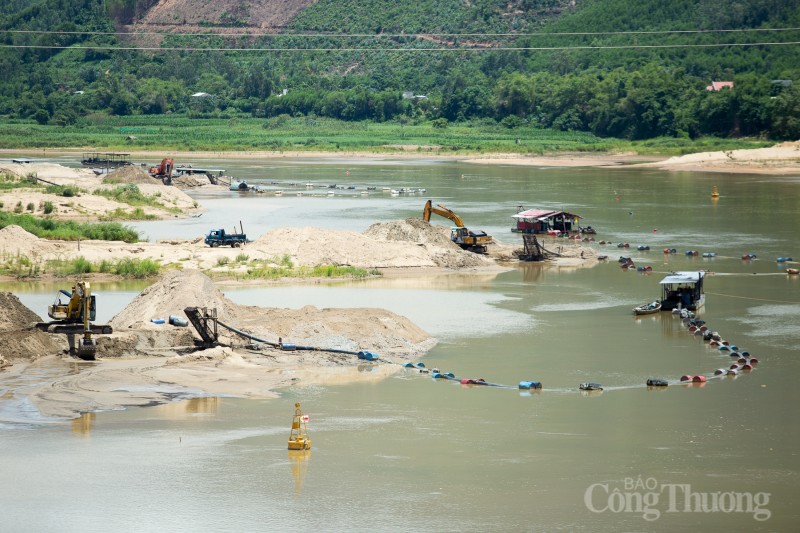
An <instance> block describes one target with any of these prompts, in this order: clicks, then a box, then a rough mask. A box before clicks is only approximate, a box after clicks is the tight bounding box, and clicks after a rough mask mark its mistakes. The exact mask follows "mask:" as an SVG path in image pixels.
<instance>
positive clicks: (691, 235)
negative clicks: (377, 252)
mask: <svg viewBox="0 0 800 533" xmlns="http://www.w3.org/2000/svg"><path fill="white" fill-rule="evenodd" d="M217 163H219V164H223V165H224V166H223V167H222V168H228V169H229V173H232V174H235V175H238V176H239V177H244V178H247V179H248V180H253V181H256V180H259V179H261V180H262V181H263V182H264V183H266V185H269V186H273V187H275V188H282V189H283V190H284V191H285V192H284V196H282V197H279V198H276V197H274V196H273V197H270V196H267V195H248V196H241V195H240V194H239V193H230V194H227V193H223V194H221V195H216V196H215V197H208V198H202V199H201V201H202V202H204V203H205V204H206V205H207V206H208V211H207V212H206V213H205V214H204V215H203V217H201V218H200V219H193V220H189V221H179V222H170V223H148V224H141V225H139V226H138V227H140V228H141V229H143V230H144V231H145V233H147V234H148V235H150V237H151V238H161V236H164V237H166V236H172V237H186V236H194V235H199V234H202V233H203V232H205V231H207V229H209V228H210V227H214V226H216V225H217V224H219V225H222V226H227V225H230V224H228V222H229V221H230V219H231V218H232V216H235V218H237V220H238V219H239V218H241V219H242V220H243V223H244V225H245V229H246V230H247V231H248V233H252V234H253V238H257V237H258V236H259V235H260V234H262V233H263V232H264V231H267V230H268V229H270V228H271V227H280V226H286V225H309V226H325V227H331V228H335V229H354V230H363V229H365V228H366V227H367V226H368V225H369V224H371V223H372V222H375V221H377V220H391V219H398V218H404V217H407V216H417V215H418V213H419V212H421V209H422V205H423V204H424V201H425V200H426V199H427V198H429V197H430V198H433V199H434V200H439V201H441V202H443V203H446V204H447V205H448V206H449V207H451V208H453V209H454V210H455V211H456V212H457V213H459V214H460V215H462V216H463V217H464V218H465V220H466V221H467V224H468V225H470V226H473V227H476V228H481V229H485V230H486V231H487V232H489V233H491V234H494V235H495V236H497V237H499V238H501V239H502V240H504V241H507V242H513V241H514V240H515V239H516V238H518V237H515V236H514V235H513V234H512V233H511V232H510V231H509V228H510V225H511V218H510V216H511V215H512V214H513V213H514V211H515V208H516V206H517V205H525V207H563V208H565V209H567V210H570V211H574V212H577V213H578V214H581V215H583V216H584V217H585V222H586V223H587V224H591V225H592V226H593V227H595V228H597V230H598V235H597V236H596V238H597V239H598V240H600V239H606V240H610V241H612V242H614V243H618V242H629V243H630V244H631V248H629V249H627V250H622V249H618V248H617V247H616V245H611V246H604V247H603V250H604V253H606V254H607V255H608V256H609V261H608V262H607V263H606V264H600V265H598V266H596V267H594V268H591V269H577V270H576V269H567V268H562V269H554V268H543V267H541V266H539V265H524V266H520V267H519V268H515V269H514V270H511V271H509V272H504V273H501V274H497V275H490V276H483V275H480V276H472V275H464V274H457V273H455V274H452V275H447V276H436V277H421V278H416V277H415V278H411V279H377V280H371V281H368V282H349V283H337V284H332V285H315V286H281V287H269V288H266V287H265V288H252V287H251V288H235V289H234V288H226V289H225V292H226V294H227V295H228V296H229V297H231V298H232V299H233V300H235V301H237V302H239V303H243V304H252V305H264V306H282V307H300V306H302V305H306V304H313V305H317V306H319V307H334V306H368V305H369V306H377V307H384V308H387V309H389V310H392V311H395V312H398V313H401V314H403V315H406V316H408V317H409V318H410V319H412V320H413V321H414V322H415V323H417V324H418V325H420V326H421V327H422V328H424V329H426V330H427V331H429V332H430V333H432V334H433V335H435V336H437V337H438V338H439V339H440V344H439V345H438V346H437V347H436V348H434V349H433V350H432V351H431V352H430V353H429V354H428V356H427V357H425V358H424V359H423V362H424V363H425V364H426V365H427V366H428V367H429V368H430V367H434V366H435V367H438V368H440V369H442V370H446V371H451V372H454V373H455V374H456V375H458V376H459V377H472V378H478V377H482V378H485V379H486V380H487V381H491V382H496V383H500V384H508V385H510V386H512V388H491V387H481V386H462V385H460V384H457V383H454V382H437V381H434V380H432V379H431V378H430V377H429V376H426V375H420V374H418V373H415V372H413V371H411V370H402V371H400V372H398V373H397V374H396V375H395V376H394V377H393V378H390V379H387V380H384V381H382V382H380V383H376V384H368V385H365V384H358V385H356V384H353V385H345V386H335V387H320V386H313V387H303V386H298V387H296V388H293V389H291V390H287V391H283V392H282V396H281V398H279V399H277V400H263V401H262V400H242V399H236V398H196V399H192V400H185V401H178V402H175V403H173V404H169V405H164V406H157V407H151V408H146V409H131V410H124V411H119V412H108V413H95V414H87V415H85V416H84V417H83V418H81V419H78V420H75V421H68V422H64V421H51V420H41V419H39V418H37V416H36V414H35V410H33V409H32V408H31V406H30V405H25V404H22V403H20V402H17V403H15V402H14V398H13V397H9V394H7V393H6V394H5V395H2V399H0V422H2V424H3V425H2V429H0V442H2V448H3V450H4V452H3V460H2V462H0V474H2V478H3V479H4V480H6V483H7V485H8V486H9V487H13V489H14V490H9V491H6V494H5V496H4V497H3V502H2V504H0V507H1V508H2V509H3V523H4V528H7V529H8V530H9V531H42V530H59V531H77V530H81V531H99V530H107V529H108V528H109V527H113V528H115V529H117V530H121V531H141V530H143V529H151V530H170V531H173V530H186V529H190V528H191V529H193V530H221V529H229V530H230V529H232V530H241V531H256V530H258V531H261V530H287V529H290V528H291V529H304V530H305V529H311V528H315V529H322V530H403V531H450V530H466V531H519V530H523V531H545V530H546V531H559V530H562V531H697V530H704V531H729V530H737V531H794V530H796V524H797V523H798V519H799V518H800V511H798V510H797V506H796V505H795V500H796V498H797V497H798V496H800V460H798V451H797V449H798V448H797V442H798V438H800V425H799V424H798V421H797V417H796V414H795V411H796V409H797V407H796V406H797V405H798V404H800V393H798V382H799V381H800V360H799V358H798V341H800V320H798V318H797V317H798V315H800V279H798V277H797V276H794V277H790V276H787V275H786V274H785V273H784V268H785V266H783V265H781V264H779V263H778V262H776V260H775V259H776V258H777V257H790V256H795V258H799V259H800V246H798V244H799V242H798V239H797V236H796V228H797V227H798V224H800V194H798V193H800V190H798V189H800V179H798V178H792V177H788V178H787V177H780V178H776V177H765V176H747V175H724V174H703V173H691V174H690V173H675V172H673V173H666V172H658V171H653V170H648V171H635V170H620V169H609V170H596V169H595V170H588V169H538V168H537V169H526V168H519V167H483V166H470V165H461V164H456V163H434V162H430V161H417V162H407V161H403V162H397V163H396V164H394V163H391V162H390V163H380V164H378V163H376V164H358V163H357V162H351V161H348V162H335V161H331V162H329V163H326V164H319V163H313V162H306V163H300V164H295V165H288V164H286V165H280V164H271V163H270V164H269V165H266V164H264V165H262V164H259V163H258V162H252V161H248V162H236V161H226V162H217ZM346 171H349V175H345V173H346ZM271 181H277V182H279V183H278V184H275V185H272V184H271V183H270V182H271ZM292 182H295V183H300V184H303V187H300V190H302V191H305V190H306V189H305V187H304V184H305V183H306V182H315V183H335V182H340V184H341V185H349V184H350V183H353V184H356V186H359V187H360V186H367V185H369V186H376V187H378V191H380V187H381V186H382V185H384V184H385V185H388V186H392V187H394V188H400V187H415V188H419V187H425V188H426V189H427V192H426V193H425V194H424V195H421V194H417V195H416V196H413V197H403V196H400V197H391V196H389V195H388V193H387V194H384V193H381V192H375V193H374V194H372V191H370V192H371V194H370V196H368V197H361V196H360V195H355V194H353V193H350V196H348V195H347V193H346V190H343V191H342V194H341V196H340V197H333V198H327V197H297V196H290V195H289V194H288V192H286V191H289V190H290V189H289V186H288V184H289V183H292ZM714 185H717V187H718V188H719V191H720V193H721V195H722V196H721V198H720V199H719V200H717V201H712V200H711V198H710V192H711V190H712V187H713V186H714ZM356 190H358V189H356ZM440 223H442V224H445V223H446V221H444V219H443V220H442V221H440ZM552 244H553V246H557V242H552ZM640 244H643V245H649V246H650V248H651V249H650V251H642V252H640V251H638V250H636V249H635V247H636V246H638V245H640ZM664 247H674V248H676V249H677V250H678V253H677V254H674V255H670V256H665V255H664V254H662V253H661V251H660V250H661V249H662V248H664ZM689 249H696V250H698V251H699V252H700V253H701V254H702V253H703V252H715V253H716V254H717V256H716V257H714V258H710V259H707V258H703V257H702V256H698V257H687V256H686V255H684V252H685V251H686V250H689ZM743 253H755V254H756V255H757V256H758V258H757V259H756V260H753V261H742V260H741V255H742V254H743ZM620 255H629V256H632V257H633V258H634V260H635V261H636V263H637V264H643V265H644V264H647V265H651V266H652V267H653V272H652V273H647V274H646V273H639V272H634V271H630V272H626V271H623V270H622V269H620V268H619V267H618V266H617V265H616V259H617V258H618V257H619V256H620ZM697 269H708V270H711V271H713V272H714V274H713V275H710V276H709V277H708V279H707V282H706V292H707V297H706V305H705V307H704V308H703V309H702V312H701V316H702V318H704V319H705V320H706V321H707V322H708V323H709V325H711V327H712V328H713V329H715V330H717V331H719V332H720V333H721V334H722V335H723V337H725V338H726V339H729V340H730V341H731V342H733V343H734V344H736V345H738V346H739V347H740V348H742V349H746V350H748V351H750V352H751V353H752V354H753V355H755V356H757V357H758V358H759V359H760V363H759V364H758V366H757V367H756V368H755V369H754V370H753V371H752V372H750V373H743V374H740V375H738V376H737V377H736V378H724V379H714V378H709V381H708V382H707V383H706V384H705V385H704V386H697V385H679V384H674V383H673V384H672V385H670V386H669V387H667V388H666V389H665V390H648V389H647V388H646V387H645V386H644V383H645V381H646V380H647V379H648V378H651V377H660V378H665V379H669V380H676V379H677V378H679V377H680V376H681V375H682V374H704V375H707V376H711V373H712V372H713V370H714V369H716V368H719V367H727V366H729V365H730V364H731V363H732V361H731V357H730V356H728V355H726V354H725V353H724V352H720V351H719V350H716V349H712V348H710V347H708V346H707V345H706V344H704V343H703V342H702V341H700V340H699V339H697V338H696V337H694V336H692V335H689V334H688V333H687V332H686V329H685V328H684V327H683V326H682V325H681V323H680V320H678V319H676V318H674V317H673V316H672V315H671V314H666V313H663V314H659V315H655V316H647V317H642V318H634V317H633V316H632V314H631V309H632V308H633V307H634V306H636V305H639V304H641V303H644V302H646V301H649V300H653V299H655V298H657V297H658V295H659V287H658V281H659V280H660V279H661V277H663V274H664V273H665V272H667V271H671V270H697ZM7 287H8V286H6V287H4V288H3V290H15V289H16V290H15V293H17V294H18V295H19V297H20V298H21V300H22V301H23V302H24V303H26V304H28V305H29V306H31V307H33V308H34V310H36V311H37V312H38V313H39V314H44V312H43V310H42V309H40V308H38V307H39V306H41V305H45V306H46V303H49V300H50V299H51V298H52V294H55V290H54V287H51V286H42V287H37V286H22V285H19V286H16V287H15V286H11V288H10V289H8V288H7ZM96 289H97V290H98V291H99V294H102V295H103V298H104V299H103V302H104V304H103V306H101V310H102V309H103V307H104V306H105V307H107V308H108V309H121V308H122V307H124V305H125V304H126V303H127V302H128V301H130V299H132V297H133V295H134V294H135V293H136V292H137V291H138V290H140V289H141V286H138V285H136V284H134V285H131V286H110V287H107V288H106V287H102V286H100V287H97V288H96ZM106 312H109V311H106ZM370 370H371V367H370V366H369V365H361V366H358V367H354V368H353V369H352V370H351V371H352V372H354V373H356V372H369V371H370ZM49 371H55V370H52V369H47V368H40V369H37V372H39V374H38V375H39V376H41V378H40V379H45V378H46V376H47V372H49ZM30 379H32V380H34V381H35V380H36V379H37V378H36V374H32V375H31V376H30ZM520 380H537V381H541V382H543V384H544V389H543V390H542V391H541V392H533V393H526V392H520V391H519V390H517V389H516V384H517V383H518V382H519V381H520ZM587 381H593V382H598V383H601V384H603V386H604V387H605V390H604V391H602V392H596V393H590V394H587V393H581V392H579V391H578V390H577V386H578V384H579V383H581V382H587ZM12 385H13V386H14V387H19V386H24V383H23V384H20V383H15V384H9V383H3V382H2V378H1V377H0V392H3V393H5V392H6V391H7V390H8V389H9V388H10V387H11V386H12ZM176 396H177V394H176ZM296 401H300V402H302V406H303V409H304V411H305V412H307V413H308V414H309V415H310V417H311V421H310V425H309V431H310V434H311V439H312V450H311V451H310V453H308V454H305V455H297V454H294V455H292V454H289V452H287V450H286V439H287V437H288V433H289V425H290V423H291V415H292V413H293V403H294V402H296Z"/></svg>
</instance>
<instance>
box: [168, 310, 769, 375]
mask: <svg viewBox="0 0 800 533" xmlns="http://www.w3.org/2000/svg"><path fill="white" fill-rule="evenodd" d="M170 318H172V317H170ZM156 320H159V321H160V323H164V320H163V319H154V320H153V322H154V323H157V322H156ZM217 323H218V324H219V325H220V326H222V327H224V328H226V329H228V330H230V331H233V332H234V333H237V334H238V335H241V336H243V337H245V338H248V339H251V340H254V341H256V342H260V343H263V344H266V345H268V346H271V347H273V348H278V349H281V350H285V351H294V350H306V351H320V352H329V353H341V354H347V355H355V356H356V357H358V359H360V360H364V361H377V360H379V359H380V356H379V355H378V354H377V353H375V352H370V351H367V350H360V351H357V352H356V351H352V350H342V349H338V348H320V347H317V346H301V345H297V344H293V343H284V342H278V343H275V342H270V341H267V340H264V339H260V338H258V337H256V336H254V335H251V334H249V333H246V332H244V331H241V330H239V329H237V328H234V327H232V326H229V325H228V324H225V323H223V322H221V321H219V320H218V321H217ZM684 323H685V324H686V325H687V326H688V327H689V328H690V330H691V328H695V330H694V331H696V332H698V333H699V332H701V331H702V332H703V338H704V339H705V340H706V341H709V340H710V342H709V344H710V345H717V344H718V345H719V346H720V349H721V350H722V349H723V348H724V349H725V350H733V352H732V353H731V356H734V355H735V356H740V357H739V359H738V361H737V363H735V364H733V365H731V367H730V368H729V369H728V370H727V371H726V370H725V369H722V368H720V369H717V370H715V371H714V373H713V374H714V375H715V376H721V375H722V373H723V372H725V375H728V376H736V375H737V374H738V373H739V372H740V371H750V370H752V369H753V365H755V364H757V363H758V359H757V358H755V357H750V352H747V351H742V352H741V353H738V352H736V350H738V347H737V346H735V345H733V346H731V345H730V343H728V342H727V341H722V340H721V338H720V336H719V334H718V333H716V332H711V333H710V335H709V330H708V328H707V327H706V326H705V324H706V323H705V321H703V320H700V319H698V318H694V317H693V316H692V317H688V316H687V317H684ZM701 328H702V330H701ZM715 338H716V339H718V340H713V339H715ZM384 362H386V363H388V364H398V363H393V362H392V361H384ZM402 366H403V367H404V368H413V369H416V370H418V371H419V372H420V373H431V377H432V378H433V379H444V380H448V381H457V382H459V383H461V384H462V385H480V386H486V387H495V388H504V389H519V390H521V391H528V390H536V391H540V390H542V383H541V382H539V381H533V380H524V381H520V382H519V384H518V385H517V386H516V387H512V386H510V385H503V384H501V383H491V382H488V381H486V380H485V379H483V378H477V379H470V378H463V379H459V378H457V377H456V376H455V374H453V373H452V372H439V370H438V369H433V370H430V371H429V370H428V369H427V368H425V364H424V363H422V362H417V363H404V364H403V365H402ZM680 381H681V382H682V383H687V382H691V383H699V384H705V382H706V377H705V376H703V375H697V376H692V375H684V376H681V378H680ZM668 385H669V382H668V381H666V380H663V379H652V378H651V379H648V380H647V382H646V386H647V387H648V388H661V387H666V386H668ZM627 388H633V387H631V386H623V387H613V389H615V390H618V389H627ZM578 389H579V390H580V391H602V390H603V389H604V387H603V386H602V385H601V384H599V383H592V382H587V383H581V384H580V385H578ZM573 390H574V389H573Z"/></svg>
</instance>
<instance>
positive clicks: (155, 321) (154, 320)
mask: <svg viewBox="0 0 800 533" xmlns="http://www.w3.org/2000/svg"><path fill="white" fill-rule="evenodd" d="M150 322H152V323H153V324H163V323H164V322H165V320H164V319H163V318H151V319H150Z"/></svg>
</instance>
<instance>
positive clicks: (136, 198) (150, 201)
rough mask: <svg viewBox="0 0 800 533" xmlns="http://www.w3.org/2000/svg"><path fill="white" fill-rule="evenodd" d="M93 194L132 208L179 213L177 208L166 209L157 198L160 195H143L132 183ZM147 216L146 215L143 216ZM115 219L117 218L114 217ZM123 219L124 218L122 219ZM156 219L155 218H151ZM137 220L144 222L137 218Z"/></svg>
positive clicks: (97, 190) (96, 191)
mask: <svg viewBox="0 0 800 533" xmlns="http://www.w3.org/2000/svg"><path fill="white" fill-rule="evenodd" d="M94 194H96V195H98V196H103V197H105V198H108V199H110V200H115V201H117V202H120V203H123V204H128V205H131V206H134V207H137V206H139V207H141V206H151V207H158V208H160V209H164V210H166V211H169V212H171V213H180V212H181V210H180V209H178V208H177V207H168V206H166V205H164V204H163V203H162V202H161V201H160V200H159V198H160V197H161V193H156V194H151V195H147V194H143V193H142V192H141V191H140V190H139V187H137V186H136V185H135V184H133V183H129V184H127V185H120V186H118V187H114V188H113V189H96V190H95V191H94ZM138 212H140V213H141V214H144V213H143V211H142V210H141V209H139V211H138ZM145 216H148V215H145ZM114 218H117V217H114ZM122 218H125V217H122ZM151 218H156V217H151ZM137 220H144V219H142V218H139V219H137Z"/></svg>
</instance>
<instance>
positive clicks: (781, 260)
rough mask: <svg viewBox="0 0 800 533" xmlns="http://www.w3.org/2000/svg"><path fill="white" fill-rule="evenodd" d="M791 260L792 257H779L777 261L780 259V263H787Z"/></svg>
mask: <svg viewBox="0 0 800 533" xmlns="http://www.w3.org/2000/svg"><path fill="white" fill-rule="evenodd" d="M791 260H792V258H791V257H779V258H778V259H777V260H776V261H778V263H785V262H786V261H791Z"/></svg>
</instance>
